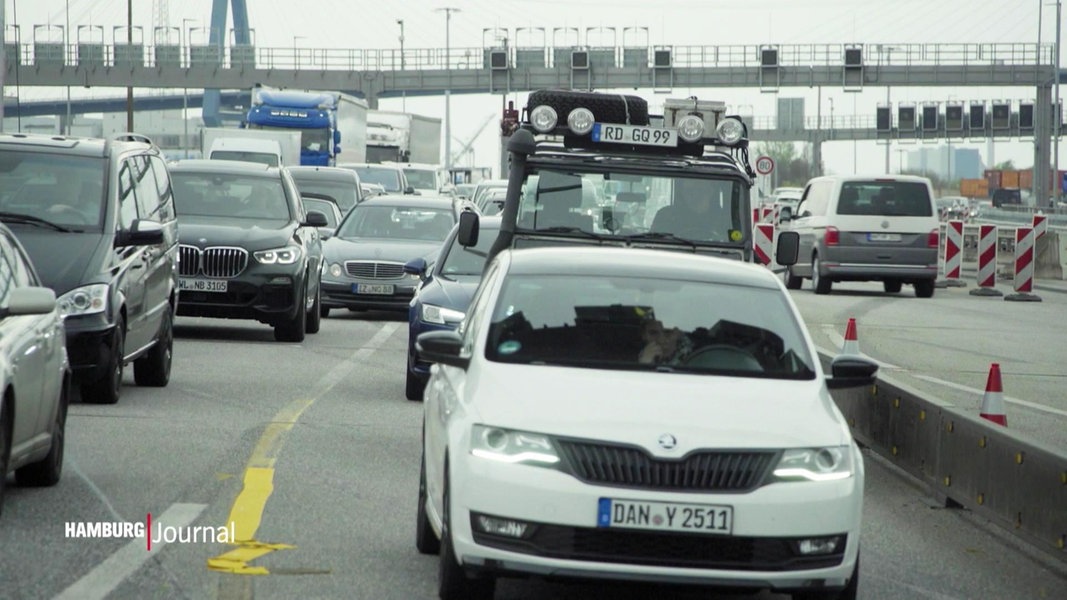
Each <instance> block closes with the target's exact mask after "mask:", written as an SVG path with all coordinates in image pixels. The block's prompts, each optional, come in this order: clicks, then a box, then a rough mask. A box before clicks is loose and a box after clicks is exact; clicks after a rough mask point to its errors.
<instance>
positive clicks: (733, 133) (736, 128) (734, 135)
mask: <svg viewBox="0 0 1067 600" xmlns="http://www.w3.org/2000/svg"><path fill="white" fill-rule="evenodd" d="M715 137H717V138H719V141H720V142H722V143H724V144H726V145H727V146H733V145H734V144H736V143H738V142H740V141H741V140H742V139H743V138H744V137H745V124H744V123H742V122H741V121H740V119H733V118H729V117H727V118H725V119H723V120H722V121H720V122H719V125H718V126H717V127H715Z"/></svg>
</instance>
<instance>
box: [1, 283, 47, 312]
mask: <svg viewBox="0 0 1067 600" xmlns="http://www.w3.org/2000/svg"><path fill="white" fill-rule="evenodd" d="M55 308H56V293H55V291H54V290H52V288H46V287H20V288H14V289H12V290H11V293H10V295H8V300H7V307H6V308H4V309H3V310H0V315H3V316H14V315H43V314H47V313H50V312H52V311H53V310H55Z"/></svg>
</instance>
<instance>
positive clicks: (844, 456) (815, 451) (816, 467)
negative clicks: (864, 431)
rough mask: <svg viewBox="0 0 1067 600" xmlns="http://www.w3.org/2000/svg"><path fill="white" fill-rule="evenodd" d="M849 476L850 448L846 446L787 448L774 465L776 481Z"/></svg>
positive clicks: (829, 479)
mask: <svg viewBox="0 0 1067 600" xmlns="http://www.w3.org/2000/svg"><path fill="white" fill-rule="evenodd" d="M851 476H852V450H851V449H850V448H849V447H848V446H833V447H830V448H794V449H789V450H786V451H785V452H784V453H783V454H782V458H781V460H779V461H778V465H777V466H775V467H774V477H775V479H777V480H778V481H834V480H837V479H847V478H849V477H851Z"/></svg>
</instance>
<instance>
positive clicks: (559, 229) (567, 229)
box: [527, 225, 604, 241]
mask: <svg viewBox="0 0 1067 600" xmlns="http://www.w3.org/2000/svg"><path fill="white" fill-rule="evenodd" d="M527 231H530V230H527ZM532 231H536V232H538V233H580V234H582V235H584V236H585V237H587V238H590V239H594V240H601V241H603V240H604V236H602V235H598V234H595V233H593V232H592V231H586V230H584V229H582V228H581V227H568V226H566V225H558V226H556V227H538V228H537V229H534V230H532Z"/></svg>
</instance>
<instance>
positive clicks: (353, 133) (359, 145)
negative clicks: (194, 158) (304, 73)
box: [245, 86, 368, 166]
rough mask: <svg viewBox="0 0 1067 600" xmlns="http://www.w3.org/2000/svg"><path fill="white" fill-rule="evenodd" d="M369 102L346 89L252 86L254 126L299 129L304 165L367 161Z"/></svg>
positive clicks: (249, 122)
mask: <svg viewBox="0 0 1067 600" xmlns="http://www.w3.org/2000/svg"><path fill="white" fill-rule="evenodd" d="M367 110H368V109H367V102H366V101H365V100H363V99H361V98H357V97H355V96H352V95H349V94H345V93H342V92H323V91H306V90H288V89H276V88H269V87H266V86H257V87H255V88H253V89H252V108H251V109H249V111H248V115H247V116H246V118H245V127H247V128H248V129H250V130H261V131H263V130H266V131H279V130H280V131H298V132H300V133H301V134H302V139H301V146H300V159H299V163H298V164H301V165H311V166H334V165H336V164H338V163H342V162H366V159H367Z"/></svg>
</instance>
